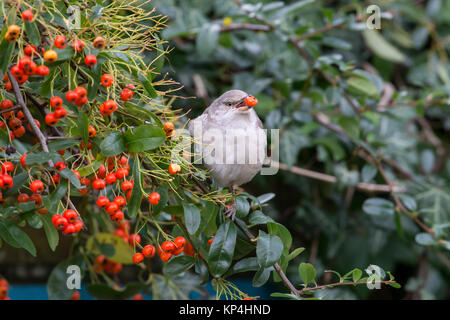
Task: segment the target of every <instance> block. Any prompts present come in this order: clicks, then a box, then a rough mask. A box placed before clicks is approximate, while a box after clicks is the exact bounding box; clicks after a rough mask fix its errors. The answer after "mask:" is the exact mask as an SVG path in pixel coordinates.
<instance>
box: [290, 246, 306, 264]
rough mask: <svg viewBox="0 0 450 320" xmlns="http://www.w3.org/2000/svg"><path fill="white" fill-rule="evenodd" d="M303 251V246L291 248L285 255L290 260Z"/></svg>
mask: <svg viewBox="0 0 450 320" xmlns="http://www.w3.org/2000/svg"><path fill="white" fill-rule="evenodd" d="M303 251H305V248H297V249H295V250H293V251H292V252H291V253H289V255H288V256H287V260H288V261H291V260H292V259H294V258H296V257H297V256H298V255H299V254H301V253H302V252H303Z"/></svg>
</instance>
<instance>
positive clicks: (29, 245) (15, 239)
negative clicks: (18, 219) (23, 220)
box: [0, 220, 36, 257]
mask: <svg viewBox="0 0 450 320" xmlns="http://www.w3.org/2000/svg"><path fill="white" fill-rule="evenodd" d="M0 235H1V236H2V238H3V240H5V241H6V242H8V243H9V244H11V245H12V246H13V247H16V248H24V249H25V250H27V251H28V252H29V253H30V254H31V255H32V256H34V257H36V247H35V246H34V244H33V241H31V239H30V237H29V236H28V235H27V234H26V233H25V232H23V231H22V230H21V229H20V228H19V227H18V226H17V225H16V224H15V223H14V222H12V221H9V220H3V221H0Z"/></svg>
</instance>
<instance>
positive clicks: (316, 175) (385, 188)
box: [272, 161, 406, 193]
mask: <svg viewBox="0 0 450 320" xmlns="http://www.w3.org/2000/svg"><path fill="white" fill-rule="evenodd" d="M272 163H273V165H274V166H277V165H278V167H279V168H280V169H281V170H284V171H289V172H292V173H294V174H297V175H299V176H304V177H308V178H312V179H316V180H320V181H324V182H328V183H337V182H338V181H337V178H336V177H335V176H332V175H328V174H324V173H321V172H317V171H312V170H307V169H303V168H299V167H297V166H292V167H288V166H287V165H286V164H284V163H279V162H276V161H272ZM356 188H357V189H358V190H360V191H366V192H395V193H403V192H406V188H405V187H404V186H389V185H386V184H375V183H365V182H360V183H358V184H357V185H356Z"/></svg>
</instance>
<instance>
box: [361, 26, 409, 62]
mask: <svg viewBox="0 0 450 320" xmlns="http://www.w3.org/2000/svg"><path fill="white" fill-rule="evenodd" d="M362 35H363V37H364V40H365V42H366V45H367V46H368V47H369V48H370V49H371V50H372V51H373V53H375V55H377V56H378V57H380V58H383V59H385V60H388V61H391V62H395V63H401V62H405V61H406V56H405V55H404V54H403V53H402V52H400V51H399V50H398V49H397V48H396V47H394V46H393V45H392V44H390V43H389V42H387V41H386V40H385V39H384V37H383V36H382V35H381V34H380V33H379V32H378V31H376V30H371V29H368V28H365V29H364V30H363V31H362Z"/></svg>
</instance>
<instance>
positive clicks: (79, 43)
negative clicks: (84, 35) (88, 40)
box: [72, 39, 84, 52]
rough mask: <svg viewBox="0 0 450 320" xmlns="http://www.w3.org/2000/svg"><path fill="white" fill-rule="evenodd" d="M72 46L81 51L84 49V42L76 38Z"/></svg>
mask: <svg viewBox="0 0 450 320" xmlns="http://www.w3.org/2000/svg"><path fill="white" fill-rule="evenodd" d="M72 48H73V50H75V51H76V52H81V51H83V49H84V42H83V41H81V40H80V39H76V40H75V41H74V42H73V43H72Z"/></svg>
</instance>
